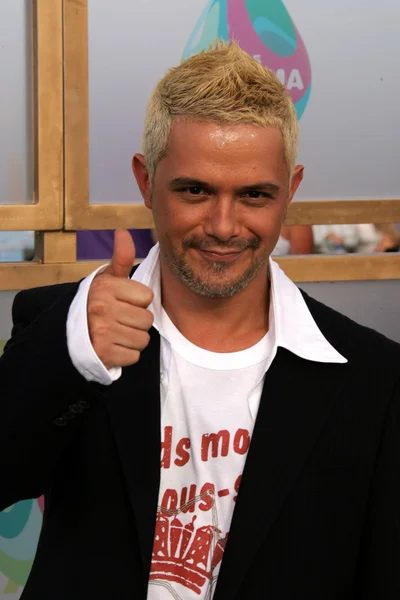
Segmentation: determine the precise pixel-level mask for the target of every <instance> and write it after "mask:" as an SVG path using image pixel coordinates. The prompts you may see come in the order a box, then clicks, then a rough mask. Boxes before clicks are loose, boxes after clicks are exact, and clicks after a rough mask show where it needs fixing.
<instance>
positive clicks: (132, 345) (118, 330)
mask: <svg viewBox="0 0 400 600" xmlns="http://www.w3.org/2000/svg"><path fill="white" fill-rule="evenodd" d="M149 342H150V335H149V334H148V332H147V331H143V330H141V329H133V328H132V327H126V325H120V324H119V323H116V324H115V328H114V330H113V336H112V346H114V345H117V346H121V347H122V348H126V349H127V350H139V351H142V350H144V349H145V348H146V347H147V346H148V344H149Z"/></svg>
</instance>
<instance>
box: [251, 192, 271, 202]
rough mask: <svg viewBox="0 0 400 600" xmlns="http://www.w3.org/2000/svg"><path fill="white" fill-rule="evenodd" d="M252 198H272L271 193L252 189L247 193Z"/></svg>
mask: <svg viewBox="0 0 400 600" xmlns="http://www.w3.org/2000/svg"><path fill="white" fill-rule="evenodd" d="M245 195H246V196H248V197H249V198H250V199H251V200H259V199H260V198H272V196H271V194H267V193H266V192H259V191H258V190H250V192H247V194H245Z"/></svg>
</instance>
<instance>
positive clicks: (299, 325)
mask: <svg viewBox="0 0 400 600" xmlns="http://www.w3.org/2000/svg"><path fill="white" fill-rule="evenodd" d="M159 252H160V250H159V245H158V244H156V245H155V246H154V247H153V248H152V249H151V250H150V252H149V254H148V256H147V258H146V259H145V260H144V261H143V262H142V263H141V264H140V265H139V267H138V268H137V269H136V271H135V273H134V274H133V276H132V279H133V280H134V281H139V282H140V283H142V284H143V285H146V286H148V287H149V288H150V289H151V290H152V291H153V294H154V298H153V302H152V303H151V304H150V306H149V310H150V311H151V312H152V313H153V315H154V327H155V328H156V329H157V330H158V331H159V333H160V334H161V335H162V334H163V326H164V327H165V326H168V325H165V324H164V325H163V318H162V317H163V309H162V306H161V283H160V263H159ZM269 267H270V279H271V298H270V315H269V316H270V319H269V328H270V329H269V333H270V337H271V343H272V347H273V349H272V354H273V355H275V354H276V350H277V348H278V346H281V347H282V348H286V349H287V350H289V351H290V352H293V354H296V355H297V356H300V357H301V358H305V359H306V360H312V361H315V362H324V363H345V362H347V360H346V358H344V357H343V356H342V355H341V354H339V353H338V352H337V351H336V350H335V348H333V346H332V345H331V344H330V343H329V342H328V340H327V339H326V338H325V337H324V335H323V334H322V333H321V331H320V330H319V328H318V326H317V324H316V323H315V321H314V319H313V317H312V315H311V313H310V311H309V310H308V307H307V304H306V303H305V300H304V298H303V296H302V294H301V292H300V290H299V289H298V287H297V286H296V285H295V284H294V283H293V282H292V281H291V280H290V279H289V278H288V277H287V276H286V275H285V273H284V272H283V271H282V269H281V268H280V267H279V266H278V264H277V263H276V262H274V261H273V260H272V259H270V261H269ZM102 269H104V266H102V267H99V268H98V269H96V270H95V271H94V272H93V273H91V274H90V275H89V276H88V277H86V279H84V280H83V281H82V282H81V284H80V286H79V290H78V293H77V294H76V296H75V298H74V300H73V302H72V304H71V307H70V310H69V314H68V322H67V340H68V349H69V353H70V357H71V360H72V362H73V364H74V365H75V367H76V368H77V369H78V371H79V372H80V373H81V375H83V376H84V377H85V379H87V381H97V382H98V383H101V384H103V385H110V384H111V383H112V382H113V381H116V380H117V379H118V378H119V377H120V376H121V372H122V370H121V368H118V367H116V368H112V369H109V370H107V369H106V368H105V366H104V365H103V363H102V362H101V360H100V359H99V358H98V356H97V355H96V353H95V351H94V349H93V346H92V344H91V341H90V337H89V330H88V322H87V312H86V303H87V296H88V293H89V288H90V285H91V283H92V281H93V279H94V277H95V276H96V275H97V273H98V272H99V271H100V270H102ZM211 354H213V353H211ZM235 354H237V356H238V360H239V361H240V352H239V353H235ZM167 362H168V361H167Z"/></svg>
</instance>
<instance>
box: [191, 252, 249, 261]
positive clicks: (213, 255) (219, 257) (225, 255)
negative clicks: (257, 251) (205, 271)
mask: <svg viewBox="0 0 400 600" xmlns="http://www.w3.org/2000/svg"><path fill="white" fill-rule="evenodd" d="M199 252H200V253H201V254H202V255H203V256H205V257H207V258H208V259H209V260H212V261H214V262H230V261H234V260H236V259H237V258H238V256H240V255H241V254H242V252H243V250H235V251H233V252H232V251H231V252H226V251H225V252H220V251H215V250H199Z"/></svg>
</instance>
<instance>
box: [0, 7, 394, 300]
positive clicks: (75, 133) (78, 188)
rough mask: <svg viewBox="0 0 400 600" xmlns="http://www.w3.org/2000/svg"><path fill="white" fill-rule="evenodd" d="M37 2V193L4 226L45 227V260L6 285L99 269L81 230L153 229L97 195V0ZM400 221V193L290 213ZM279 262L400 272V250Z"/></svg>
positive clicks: (4, 210) (316, 218) (145, 218)
mask: <svg viewBox="0 0 400 600" xmlns="http://www.w3.org/2000/svg"><path fill="white" fill-rule="evenodd" d="M34 5H35V24H36V25H35V30H36V31H35V34H36V35H35V38H36V44H37V52H36V70H35V73H36V82H37V83H36V86H37V87H36V89H37V90H38V94H37V102H36V106H37V136H36V141H35V151H36V153H37V157H38V166H37V182H38V186H37V193H36V195H35V199H34V202H33V204H32V205H31V206H0V219H1V222H2V225H1V227H0V228H1V229H7V230H21V229H26V230H29V229H32V230H36V231H37V232H38V233H37V234H36V259H35V261H33V262H32V263H0V289H3V290H6V289H7V290H15V289H25V288H29V287H33V286H37V285H51V284H53V283H61V282H66V281H77V280H79V279H81V278H82V277H85V276H86V275H87V274H88V273H90V272H91V271H92V270H93V269H94V268H96V267H97V266H98V265H99V264H101V263H99V262H97V261H85V262H83V261H82V262H76V231H77V230H82V229H110V228H113V229H114V228H117V227H124V228H137V229H141V228H151V227H152V226H153V219H152V214H151V212H150V211H149V210H148V209H147V208H146V207H145V206H143V205H132V204H131V205H126V204H90V202H89V118H88V117H89V114H88V113H89V102H88V87H89V82H88V0H79V2H77V1H76V0H37V1H36V2H35V4H34ZM63 103H64V108H63ZM63 142H64V144H63ZM63 182H64V188H63ZM63 191H64V197H63ZM399 193H400V190H399ZM63 199H64V205H63V202H62V200H63ZM5 217H6V218H5ZM5 222H6V226H4V223H5ZM394 222H400V199H394V200H388V199H380V200H340V201H336V200H324V201H317V200H315V201H295V202H293V203H292V205H291V206H290V208H289V211H288V216H287V220H286V223H287V224H288V225H301V224H303V225H304V224H310V225H317V224H323V225H324V224H344V223H394ZM275 260H276V262H278V263H279V264H280V266H281V267H282V268H283V269H284V271H285V272H286V273H287V274H288V276H289V277H290V278H291V279H292V280H293V281H295V282H317V281H360V280H384V279H400V253H386V254H385V253H383V254H370V255H363V254H345V255H340V256H327V255H307V256H284V257H277V258H276V259H275Z"/></svg>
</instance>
